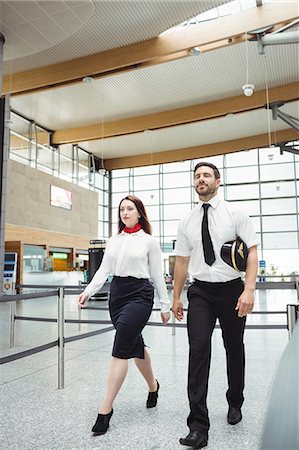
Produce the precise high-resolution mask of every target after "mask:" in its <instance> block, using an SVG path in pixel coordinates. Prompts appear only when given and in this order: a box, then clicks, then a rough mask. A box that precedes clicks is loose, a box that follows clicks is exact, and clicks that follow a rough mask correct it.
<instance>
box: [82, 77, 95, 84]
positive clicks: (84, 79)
mask: <svg viewBox="0 0 299 450" xmlns="http://www.w3.org/2000/svg"><path fill="white" fill-rule="evenodd" d="M82 81H83V83H92V82H93V78H92V77H83V78H82Z"/></svg>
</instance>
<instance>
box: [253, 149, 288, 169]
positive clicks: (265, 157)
mask: <svg viewBox="0 0 299 450" xmlns="http://www.w3.org/2000/svg"><path fill="white" fill-rule="evenodd" d="M259 154H260V164H261V165H262V164H276V163H279V164H281V163H284V162H289V161H293V155H292V154H291V153H288V152H283V154H282V155H281V154H280V148H279V147H271V148H260V149H259Z"/></svg>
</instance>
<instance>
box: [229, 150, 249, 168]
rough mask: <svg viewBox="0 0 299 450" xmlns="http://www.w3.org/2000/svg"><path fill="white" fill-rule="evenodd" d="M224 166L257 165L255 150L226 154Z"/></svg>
mask: <svg viewBox="0 0 299 450" xmlns="http://www.w3.org/2000/svg"><path fill="white" fill-rule="evenodd" d="M225 165H226V166H227V167H235V166H250V165H257V150H256V149H254V150H245V151H243V152H236V153H228V154H227V155H225Z"/></svg>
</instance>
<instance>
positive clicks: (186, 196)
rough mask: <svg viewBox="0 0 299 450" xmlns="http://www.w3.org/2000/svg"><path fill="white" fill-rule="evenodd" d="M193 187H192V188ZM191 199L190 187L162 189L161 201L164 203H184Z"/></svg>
mask: <svg viewBox="0 0 299 450" xmlns="http://www.w3.org/2000/svg"><path fill="white" fill-rule="evenodd" d="M192 189H193V188H192ZM191 201H192V196H191V189H190V187H186V188H183V187H181V188H179V189H164V190H163V202H164V204H169V203H186V202H190V203H191Z"/></svg>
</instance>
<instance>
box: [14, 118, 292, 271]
mask: <svg viewBox="0 0 299 450" xmlns="http://www.w3.org/2000/svg"><path fill="white" fill-rule="evenodd" d="M11 116H12V125H11V141H10V158H11V159H14V160H16V161H18V162H22V163H24V164H27V165H29V166H31V167H33V168H36V169H38V170H42V171H44V172H47V173H49V174H51V175H54V176H57V177H60V178H62V179H64V180H67V181H69V182H72V183H75V184H78V185H79V186H81V187H84V188H86V189H92V190H95V191H96V192H98V198H99V200H98V238H99V239H107V238H108V237H109V236H110V234H111V232H112V234H114V233H116V230H117V225H116V224H117V207H118V204H119V201H120V200H121V199H122V198H123V197H124V196H126V195H127V194H128V193H130V194H134V195H137V196H138V197H140V198H141V199H142V201H143V202H144V204H145V205H146V209H147V212H148V215H149V218H150V221H151V223H152V225H153V231H154V236H156V237H157V238H158V239H159V241H160V244H161V248H162V250H163V252H164V253H165V254H166V255H167V254H169V253H171V252H172V250H173V242H174V241H175V239H176V232H177V226H178V222H179V220H180V218H181V217H183V216H184V215H185V214H186V213H187V212H188V211H189V210H190V209H191V208H193V207H194V205H195V204H196V202H197V196H196V194H195V191H194V188H193V169H194V167H195V165H196V164H197V162H198V161H199V160H192V161H182V162H175V163H169V164H161V165H154V166H147V167H137V168H131V169H122V170H114V171H113V172H112V173H111V174H109V173H107V172H104V173H102V171H95V170H93V167H92V162H91V160H92V158H91V155H90V154H89V153H88V152H87V151H86V150H84V149H83V148H81V147H80V146H79V145H71V144H68V145H61V146H60V147H58V148H53V147H51V146H50V145H49V142H50V132H49V131H47V130H45V129H43V128H42V127H40V126H38V125H36V124H34V123H32V122H30V121H29V120H27V119H25V118H23V117H20V116H19V115H17V114H16V113H14V112H12V114H11ZM296 144H298V143H297V142H296ZM296 148H298V145H297V147H296ZM204 159H205V160H206V161H210V162H212V163H214V164H215V165H216V166H217V167H218V168H219V170H220V173H221V180H222V183H221V186H220V188H219V192H220V194H221V195H222V196H223V198H224V199H225V200H228V201H230V202H233V203H236V204H237V205H238V206H239V207H240V208H242V209H244V210H245V211H246V212H247V213H248V214H249V215H250V216H251V219H252V221H253V224H254V227H255V230H256V232H257V233H258V236H259V243H260V245H259V257H260V259H264V260H265V261H266V264H267V272H268V273H269V274H271V275H278V276H282V275H286V274H290V273H292V272H298V267H299V233H298V209H299V200H298V191H299V156H298V155H296V154H293V153H289V152H285V151H284V152H283V153H281V151H280V149H279V148H269V149H266V148H262V149H252V150H247V151H243V152H238V153H231V154H227V155H220V156H215V157H210V158H204ZM110 205H112V209H110ZM110 213H111V214H110ZM111 222H112V226H111Z"/></svg>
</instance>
